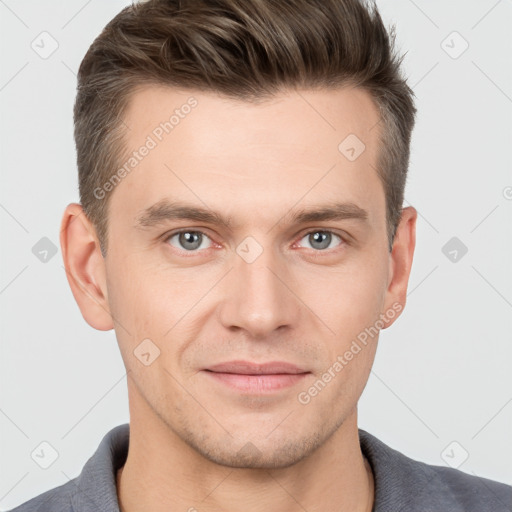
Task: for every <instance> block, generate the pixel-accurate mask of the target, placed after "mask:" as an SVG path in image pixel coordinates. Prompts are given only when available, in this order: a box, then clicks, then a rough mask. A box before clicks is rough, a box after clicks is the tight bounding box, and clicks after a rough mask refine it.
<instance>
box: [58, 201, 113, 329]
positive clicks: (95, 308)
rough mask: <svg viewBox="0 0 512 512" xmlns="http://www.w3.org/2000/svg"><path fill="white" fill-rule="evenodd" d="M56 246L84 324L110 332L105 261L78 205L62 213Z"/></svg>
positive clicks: (86, 219)
mask: <svg viewBox="0 0 512 512" xmlns="http://www.w3.org/2000/svg"><path fill="white" fill-rule="evenodd" d="M60 246H61V250H62V259H63V260H64V268H65V270H66V276H67V278H68V282H69V286H70V287H71V291H72V292H73V296H74V297H75V300H76V302H77V304H78V307H79V308H80V311H81V312H82V316H83V317H84V319H85V321H86V322H87V323H88V324H89V325H91V326H92V327H94V328H95V329H98V330H100V331H108V330H110V329H112V328H113V327H114V324H113V322H112V317H111V314H110V307H109V304H108V295H107V284H106V271H105V260H104V259H103V256H102V254H101V250H100V244H99V241H98V238H97V236H96V230H95V229H94V226H93V225H92V223H91V222H90V220H89V219H88V218H87V216H86V215H85V213H84V211H83V209H82V206H81V205H80V204H78V203H71V204H68V206H67V207H66V209H65V210H64V215H63V217H62V222H61V226H60Z"/></svg>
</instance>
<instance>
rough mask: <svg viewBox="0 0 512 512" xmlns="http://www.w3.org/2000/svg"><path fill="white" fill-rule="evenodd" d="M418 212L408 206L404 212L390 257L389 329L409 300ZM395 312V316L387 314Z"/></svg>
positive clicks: (388, 291)
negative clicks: (408, 293)
mask: <svg viewBox="0 0 512 512" xmlns="http://www.w3.org/2000/svg"><path fill="white" fill-rule="evenodd" d="M417 217H418V212H417V211H416V210H415V209H414V208H413V207H412V206H408V207H407V208H404V209H403V210H402V216H401V218H400V222H399V224H398V226H397V230H396V234H395V239H394V241H393V247H392V250H391V254H390V255H389V280H388V288H387V291H386V298H385V310H384V311H383V313H384V316H385V318H386V319H385V327H384V328H386V327H389V326H390V325H392V324H393V322H394V321H395V320H396V319H397V318H398V317H399V316H400V313H401V312H402V310H403V309H404V307H405V302H406V300H407V285H408V283H409V276H410V273H411V267H412V259H413V255H414V248H415V246H416V219H417ZM391 311H393V315H392V316H391V314H386V312H389V313H390V312H391ZM381 318H382V317H381Z"/></svg>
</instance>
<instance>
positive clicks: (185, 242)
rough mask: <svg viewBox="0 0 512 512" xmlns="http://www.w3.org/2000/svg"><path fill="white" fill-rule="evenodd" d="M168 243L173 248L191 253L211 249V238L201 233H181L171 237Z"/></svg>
mask: <svg viewBox="0 0 512 512" xmlns="http://www.w3.org/2000/svg"><path fill="white" fill-rule="evenodd" d="M167 241H168V242H169V243H170V244H171V245H172V246H173V247H176V248H178V249H182V250H185V251H189V252H190V251H196V250H198V249H208V248H209V247H211V240H210V238H209V237H208V236H207V235H205V234H204V233H202V232H201V231H180V232H178V233H174V234H173V235H170V236H169V237H168V238H167Z"/></svg>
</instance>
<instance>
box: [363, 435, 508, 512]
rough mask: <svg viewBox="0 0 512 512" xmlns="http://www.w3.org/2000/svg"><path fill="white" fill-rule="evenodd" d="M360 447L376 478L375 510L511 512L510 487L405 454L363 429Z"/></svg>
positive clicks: (377, 511) (379, 511) (378, 511)
mask: <svg viewBox="0 0 512 512" xmlns="http://www.w3.org/2000/svg"><path fill="white" fill-rule="evenodd" d="M359 438H360V443H361V450H362V452H363V453H364V455H365V456H366V457H367V458H368V461H369V462H370V465H371V466H372V470H373V473H374V479H375V503H376V509H375V510H376V512H381V510H382V511H386V510H404V511H405V510H407V511H408V512H420V511H421V512H439V511H443V512H487V511H488V512H491V511H492V512H512V487H511V486H509V485H506V484H503V483H500V482H495V481H493V480H488V479H487V478H482V477H479V476H477V475H469V474H467V473H464V472H462V471H459V470H457V469H453V468H449V467H444V466H435V465H430V464H426V463H424V462H420V461H417V460H414V459H411V458H409V457H407V456H406V455H404V454H402V453H400V452H399V451H397V450H394V449H393V448H391V447H389V446H387V445H386V444H384V443H383V442H382V441H380V440H379V439H377V438H376V437H374V436H372V435H371V434H369V433H368V432H365V431H364V430H361V429H360V430H359Z"/></svg>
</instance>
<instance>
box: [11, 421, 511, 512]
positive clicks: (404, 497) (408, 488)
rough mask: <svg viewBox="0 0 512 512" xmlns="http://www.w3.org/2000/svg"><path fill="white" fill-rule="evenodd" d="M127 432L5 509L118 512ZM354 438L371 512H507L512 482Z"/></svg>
mask: <svg viewBox="0 0 512 512" xmlns="http://www.w3.org/2000/svg"><path fill="white" fill-rule="evenodd" d="M129 433H130V430H129V424H124V425H119V426H117V427H115V428H113V429H112V430H111V431H110V432H108V433H107V434H106V435H105V437H104V438H103V440H102V441H101V443H100V445H99V447H98V449H97V450H96V452H95V453H94V455H93V456H92V457H91V458H90V459H89V460H88V461H87V463H86V464H85V466H84V467H83V469H82V472H81V473H80V475H79V476H78V477H76V478H74V479H73V480H70V481H69V482H67V483H65V484H63V485H61V486H59V487H56V488H54V489H51V490H49V491H46V492H44V493H43V494H40V495H39V496H36V497H35V498H32V499H31V500H29V501H27V502H26V503H24V504H22V505H20V506H19V507H16V508H15V509H13V510H12V511H11V512H36V511H37V512H100V511H101V512H119V505H118V501H117V492H116V472H117V470H118V469H119V468H120V467H121V466H122V465H123V464H124V463H125V461H126V456H127V454H128V441H129ZM359 440H360V444H361V450H362V452H363V454H364V455H365V457H366V458H367V459H368V461H369V462H370V465H371V467H372V470H373V475H374V480H375V504H374V508H373V512H400V511H403V512H487V511H488V512H491V511H492V512H512V486H509V485H505V484H502V483H498V482H494V481H492V480H488V479H485V478H480V477H477V476H473V475H468V474H466V473H463V472H462V471H458V470H455V469H452V468H448V467H443V466H432V465H428V464H424V463H423V462H419V461H416V460H413V459H410V458H409V457H406V456H405V455H403V454H401V453H400V452H398V451H396V450H393V449H392V448H390V447H389V446H387V445H385V444H384V443H383V442H381V441H379V440H378V439H377V438H376V437H374V436H372V435H371V434H369V433H368V432H365V431H364V430H361V429H359Z"/></svg>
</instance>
